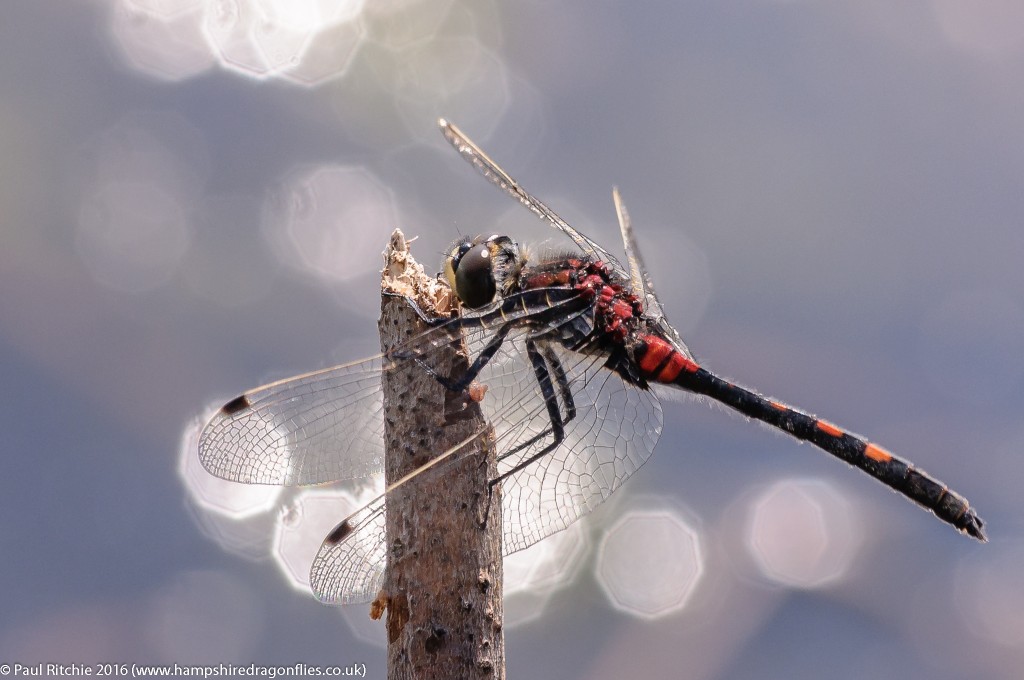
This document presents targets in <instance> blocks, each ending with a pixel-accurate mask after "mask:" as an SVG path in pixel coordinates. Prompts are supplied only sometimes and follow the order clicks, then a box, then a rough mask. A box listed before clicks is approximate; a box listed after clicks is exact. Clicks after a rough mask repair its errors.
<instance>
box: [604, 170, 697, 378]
mask: <svg viewBox="0 0 1024 680" xmlns="http://www.w3.org/2000/svg"><path fill="white" fill-rule="evenodd" d="M612 200H613V201H614V202H615V214H616V216H617V217H618V219H619V231H620V232H621V233H622V246H623V248H624V249H625V251H626V262H627V264H629V280H630V284H631V285H632V287H633V291H634V292H636V293H638V294H640V295H641V296H642V299H643V301H644V309H645V310H646V312H647V316H648V317H650V318H651V319H652V320H653V321H654V322H655V325H656V326H657V328H658V330H660V331H661V332H662V333H664V334H665V335H667V336H668V337H669V338H671V339H672V340H675V343H676V345H677V349H679V350H680V351H681V352H682V353H683V354H684V355H685V356H687V357H689V358H690V359H692V358H693V356H692V355H691V354H690V350H689V348H687V346H686V344H685V343H683V339H682V338H681V337H679V333H677V332H676V329H675V328H673V327H672V325H671V324H669V322H668V319H667V318H666V316H665V310H664V308H662V306H661V301H660V300H658V294H657V293H655V291H654V282H653V281H651V276H650V273H649V272H648V271H647V267H645V266H644V261H643V258H642V257H641V256H640V248H639V247H638V246H637V243H636V236H635V235H634V233H633V223H632V221H631V220H630V219H629V213H628V212H627V211H626V204H625V203H624V202H623V200H622V196H621V195H620V194H619V189H618V187H615V188H613V189H612Z"/></svg>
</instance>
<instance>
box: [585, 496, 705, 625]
mask: <svg viewBox="0 0 1024 680" xmlns="http://www.w3.org/2000/svg"><path fill="white" fill-rule="evenodd" d="M700 543H701V541H700V536H699V535H698V533H697V530H696V529H695V528H694V527H693V526H691V525H690V524H689V523H687V522H686V521H685V520H684V519H683V518H682V517H681V516H680V515H678V514H677V513H675V512H673V511H671V510H660V511H649V510H644V511H639V510H633V511H630V512H628V513H627V514H626V515H624V516H623V517H622V518H621V519H620V520H619V521H617V522H616V523H615V524H614V525H613V526H612V527H611V528H610V529H609V530H608V532H607V533H606V534H605V537H604V540H603V541H602V542H601V545H600V547H599V548H598V556H597V565H596V575H597V579H598V582H599V583H600V584H601V587H602V588H603V589H604V591H605V593H606V594H607V596H608V598H609V599H610V600H611V602H612V604H613V605H615V607H616V608H617V609H620V610H622V611H624V612H627V613H629V614H631V615H633V616H637V617H641V618H658V617H661V616H666V615H668V614H671V613H674V612H676V611H679V610H680V609H682V608H683V607H684V606H686V603H687V600H689V598H690V596H691V595H692V594H693V593H694V591H695V590H696V588H697V584H698V583H699V582H700V579H701V575H702V574H703V572H704V557H703V555H702V553H701V546H700Z"/></svg>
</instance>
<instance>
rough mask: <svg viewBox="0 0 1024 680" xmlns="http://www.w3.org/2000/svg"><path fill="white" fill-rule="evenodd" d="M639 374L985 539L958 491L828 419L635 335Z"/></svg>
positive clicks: (654, 339) (667, 344) (669, 346)
mask: <svg viewBox="0 0 1024 680" xmlns="http://www.w3.org/2000/svg"><path fill="white" fill-rule="evenodd" d="M633 355H634V357H635V359H636V361H637V363H638V364H639V367H640V372H641V375H642V376H643V377H644V378H645V379H647V380H648V381H650V382H655V383H663V384H669V385H673V386H676V387H682V388H684V389H686V390H688V391H690V392H695V393H697V394H703V395H705V396H708V397H710V398H712V399H714V400H715V401H718V402H720V403H722V404H725V405H726V406H729V407H730V408H732V409H735V410H736V411H739V412H740V413H742V414H743V415H745V416H748V417H750V418H754V419H756V420H760V421H761V422H763V423H767V424H769V425H772V426H774V427H777V428H778V429H780V430H782V431H783V432H786V433H788V434H790V435H792V436H793V437H796V438H797V439H800V440H803V441H807V442H810V443H812V444H814V445H815V446H817V447H818V448H820V449H822V450H823V451H826V452H827V453H830V454H832V455H833V456H835V457H836V458H839V459H841V460H843V461H845V462H847V463H849V464H850V465H853V466H855V467H858V468H860V469H861V470H863V471H865V472H867V473H868V474H869V475H871V476H872V477H874V478H875V479H877V480H879V481H880V482H882V483H883V484H886V485H888V486H889V487H891V488H892V489H894V490H896V491H898V492H899V493H901V494H903V495H904V496H906V497H908V498H910V499H911V500H913V501H915V502H916V503H918V504H919V505H921V506H923V507H925V508H927V509H928V510H931V511H932V512H933V513H935V515H936V516H937V517H938V518H939V519H941V520H943V521H944V522H948V523H949V524H951V525H953V526H954V527H956V528H957V529H958V530H959V531H961V532H963V533H965V534H967V535H969V536H973V537H974V538H977V539H979V540H982V541H984V540H986V539H985V534H984V531H983V530H982V526H983V525H984V522H982V520H981V518H980V517H978V516H977V514H975V512H974V510H973V509H972V508H971V507H970V505H969V504H968V502H967V499H965V498H964V497H963V496H961V495H960V494H958V493H956V492H955V491H953V490H951V489H950V488H949V487H947V486H946V485H945V484H943V483H942V482H940V481H939V480H937V479H935V478H934V477H932V476H931V475H929V474H928V473H926V472H924V471H923V470H919V469H917V468H916V467H914V465H913V464H912V463H910V462H908V461H906V460H903V459H902V458H898V457H896V456H894V455H893V454H891V453H889V452H888V451H886V450H885V449H884V448H882V447H881V446H878V445H877V444H872V443H871V442H869V441H867V440H866V439H864V438H862V437H860V436H858V435H855V434H852V433H850V432H847V431H845V430H843V429H841V428H839V427H837V426H835V425H833V424H832V423H830V422H828V421H826V420H822V419H820V418H816V417H815V416H812V415H808V414H806V413H803V412H801V411H798V410H796V409H794V408H792V407H791V406H787V405H786V404H783V403H781V402H778V401H775V400H773V399H768V398H767V397H764V396H761V395H760V394H758V393H756V392H753V391H751V390H748V389H746V388H744V387H740V386H739V385H735V384H733V383H731V382H729V381H727V380H723V379H722V378H720V377H718V376H717V375H715V374H714V373H711V372H710V371H708V370H707V369H704V368H701V367H700V366H699V365H698V364H697V363H696V362H694V361H693V360H692V359H690V358H688V357H687V356H685V355H684V354H683V353H682V352H680V351H679V350H678V349H676V348H675V347H674V346H673V345H672V344H671V343H670V342H668V341H666V340H665V339H663V338H660V337H658V336H655V335H647V336H641V338H640V339H639V341H638V342H637V343H636V346H635V349H634V354H633Z"/></svg>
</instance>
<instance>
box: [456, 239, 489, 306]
mask: <svg viewBox="0 0 1024 680" xmlns="http://www.w3.org/2000/svg"><path fill="white" fill-rule="evenodd" d="M491 265H492V263H491V251H490V248H488V246H487V244H486V243H481V244H479V245H475V246H473V247H472V248H470V249H469V250H467V251H466V252H465V253H463V254H462V257H460V258H459V260H458V262H457V263H456V264H455V294H456V295H458V296H459V299H460V300H461V301H462V304H464V305H466V306H467V307H470V308H474V309H475V308H477V307H483V306H484V305H486V304H488V303H489V302H491V300H493V299H494V295H495V293H497V292H498V289H497V286H496V285H495V283H494V270H493V268H492V266H491Z"/></svg>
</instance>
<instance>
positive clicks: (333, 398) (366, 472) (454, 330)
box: [199, 315, 514, 486]
mask: <svg viewBox="0 0 1024 680" xmlns="http://www.w3.org/2000/svg"><path fill="white" fill-rule="evenodd" d="M509 316H510V318H511V317H513V316H514V315H509ZM461 324H462V321H461V320H458V319H456V320H453V321H450V322H448V323H446V324H444V325H442V326H438V327H434V328H431V329H429V330H427V331H425V332H423V333H421V334H419V335H418V336H416V337H415V338H413V339H411V340H410V341H409V342H408V343H406V344H405V345H403V346H402V347H400V348H398V351H396V352H393V353H392V354H390V355H387V356H385V355H377V356H374V357H370V358H368V359H363V360H361V361H357V362H354V363H350V364H343V365H341V366H335V367H334V368H327V369H323V370H320V371H314V372H312V373H307V374H305V375H300V376H296V377H294V378H288V379H286V380H281V381H278V382H274V383H270V384H269V385H264V386H263V387H258V388H256V389H254V390H250V391H248V392H246V393H245V394H243V395H241V396H240V397H237V398H235V399H233V400H231V401H230V402H228V403H227V404H226V405H224V407H223V408H221V410H220V411H218V412H217V413H216V415H214V416H213V418H212V419H211V420H210V422H209V423H208V424H207V425H206V427H205V428H204V429H203V432H202V434H201V435H200V439H199V458H200V461H202V464H203V466H204V467H205V468H206V469H207V470H208V471H210V472H211V473H212V474H214V475H216V476H218V477H221V478H223V479H228V480H231V481H236V482H245V483H249V484H278V485H283V486H299V485H305V484H323V483H328V482H336V481H344V480H354V479H361V478H364V477H368V476H370V475H373V474H376V473H378V472H380V471H382V470H383V469H384V459H383V452H384V440H383V435H384V420H383V414H382V409H383V397H382V393H381V385H380V381H381V372H382V371H386V370H391V369H392V368H394V367H395V366H397V365H398V364H399V363H400V362H406V361H419V362H421V363H422V364H424V365H425V366H429V365H430V364H431V363H432V359H431V357H432V353H433V352H434V351H435V350H437V349H440V348H442V347H444V346H447V345H448V344H449V343H450V342H451V341H452V338H453V337H455V336H457V335H458V334H459V333H460V332H461V328H462V326H461ZM487 333H488V329H487V325H486V324H484V325H482V326H479V327H474V328H472V329H469V330H467V331H466V334H467V336H468V337H469V338H470V339H471V340H472V339H474V338H477V339H478V340H477V341H476V344H480V343H481V342H483V337H484V336H485V335H486V334H487Z"/></svg>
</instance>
